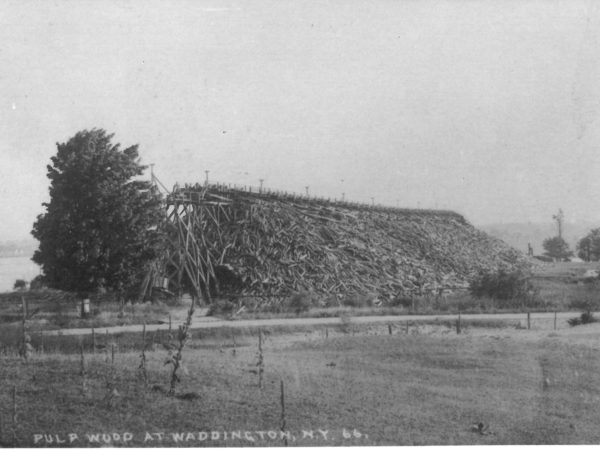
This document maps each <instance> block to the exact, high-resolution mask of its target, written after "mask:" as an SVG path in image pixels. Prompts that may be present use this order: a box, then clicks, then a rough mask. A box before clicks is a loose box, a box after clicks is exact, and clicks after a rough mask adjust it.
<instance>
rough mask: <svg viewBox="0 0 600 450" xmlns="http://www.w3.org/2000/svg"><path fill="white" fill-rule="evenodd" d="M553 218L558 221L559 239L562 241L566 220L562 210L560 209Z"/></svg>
mask: <svg viewBox="0 0 600 450" xmlns="http://www.w3.org/2000/svg"><path fill="white" fill-rule="evenodd" d="M552 218H553V219H554V220H556V224H557V226H558V237H559V238H561V239H562V225H563V219H564V218H565V215H564V214H563V210H562V208H559V209H558V214H555V215H553V216H552Z"/></svg>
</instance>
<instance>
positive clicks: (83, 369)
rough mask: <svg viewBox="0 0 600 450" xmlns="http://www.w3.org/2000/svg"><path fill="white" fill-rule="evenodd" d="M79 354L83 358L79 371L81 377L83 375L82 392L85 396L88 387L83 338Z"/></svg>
mask: <svg viewBox="0 0 600 450" xmlns="http://www.w3.org/2000/svg"><path fill="white" fill-rule="evenodd" d="M79 354H80V356H81V359H80V370H79V375H81V392H82V394H85V392H86V388H87V386H86V379H85V358H84V356H83V338H82V339H81V345H80V346H79Z"/></svg>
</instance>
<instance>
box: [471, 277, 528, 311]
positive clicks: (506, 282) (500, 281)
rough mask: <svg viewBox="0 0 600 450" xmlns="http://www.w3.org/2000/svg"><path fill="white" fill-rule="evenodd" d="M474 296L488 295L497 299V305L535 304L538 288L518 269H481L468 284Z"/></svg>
mask: <svg viewBox="0 0 600 450" xmlns="http://www.w3.org/2000/svg"><path fill="white" fill-rule="evenodd" d="M469 291H470V293H471V295H472V296H473V297H475V298H482V297H489V298H492V299H495V300H498V301H499V302H498V306H499V307H503V306H505V307H506V306H530V307H531V306H537V304H538V303H539V298H538V294H539V290H538V289H537V288H536V287H535V286H534V285H533V283H532V282H531V277H530V276H529V275H528V274H526V273H524V272H522V271H520V270H514V271H510V272H509V271H506V270H503V269H500V270H498V271H482V272H480V273H479V275H477V276H476V277H475V278H474V279H473V280H471V283H470V284H469Z"/></svg>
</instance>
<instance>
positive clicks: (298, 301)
mask: <svg viewBox="0 0 600 450" xmlns="http://www.w3.org/2000/svg"><path fill="white" fill-rule="evenodd" d="M311 305H312V301H311V298H310V294H309V293H308V292H306V291H301V292H296V293H295V294H294V295H292V297H291V298H290V302H289V306H290V308H291V309H293V310H294V312H295V313H296V314H300V313H301V312H306V311H308V310H309V309H310V307H311Z"/></svg>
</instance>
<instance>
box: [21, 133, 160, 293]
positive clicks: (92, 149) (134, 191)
mask: <svg viewBox="0 0 600 450" xmlns="http://www.w3.org/2000/svg"><path fill="white" fill-rule="evenodd" d="M112 138H113V135H112V134H107V133H106V131H104V130H100V129H93V130H91V131H87V130H84V131H81V132H79V133H77V134H76V135H75V136H74V137H72V138H71V139H69V140H68V141H67V142H66V143H62V144H59V143H57V149H58V151H57V153H56V156H54V157H52V159H51V161H52V164H51V165H48V166H47V169H48V173H47V176H48V178H49V179H50V201H49V203H44V204H43V206H44V207H45V208H46V212H45V213H44V214H41V215H39V216H38V218H37V220H36V222H35V223H34V225H33V230H32V232H31V233H32V235H33V236H34V237H35V238H36V239H37V240H38V241H39V249H38V250H37V251H36V252H35V254H34V256H33V261H35V262H36V263H38V264H40V265H41V266H42V269H43V272H44V281H45V282H46V284H47V285H48V286H49V287H52V288H56V289H62V290H67V291H75V292H80V293H88V292H93V291H96V290H98V289H107V290H113V291H116V292H118V293H122V292H127V291H129V292H133V291H134V289H135V288H136V287H137V286H138V285H139V282H140V281H141V278H142V277H143V275H144V274H145V273H146V270H147V266H148V264H149V263H150V262H151V261H152V260H153V259H154V258H156V257H157V256H158V254H159V252H160V249H161V246H162V238H161V228H162V223H163V220H164V213H163V209H162V206H161V198H160V195H159V193H158V192H157V190H156V188H155V187H154V186H153V185H152V183H150V182H148V181H142V180H140V179H139V178H138V177H139V176H140V175H142V174H143V172H144V169H145V166H143V165H141V164H140V162H139V157H138V146H137V145H134V146H131V147H128V148H126V149H124V150H121V149H120V145H119V144H113V143H112V142H111V140H112Z"/></svg>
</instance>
